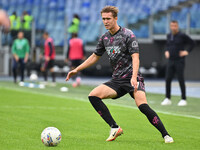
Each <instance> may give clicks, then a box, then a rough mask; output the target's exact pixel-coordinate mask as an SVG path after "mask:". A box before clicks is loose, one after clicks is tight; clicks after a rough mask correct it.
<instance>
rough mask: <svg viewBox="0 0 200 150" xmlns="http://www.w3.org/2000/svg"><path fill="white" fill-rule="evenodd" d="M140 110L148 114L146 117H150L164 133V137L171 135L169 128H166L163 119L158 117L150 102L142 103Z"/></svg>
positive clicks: (152, 122) (154, 124) (153, 123)
mask: <svg viewBox="0 0 200 150" xmlns="http://www.w3.org/2000/svg"><path fill="white" fill-rule="evenodd" d="M139 109H140V111H141V112H142V113H143V114H145V115H146V117H147V118H148V120H149V122H150V123H151V124H152V125H153V126H154V127H156V128H157V129H158V130H159V131H160V133H161V134H162V137H164V136H166V135H169V134H168V132H167V130H166V129H165V127H164V125H163V123H162V121H161V120H160V118H159V117H158V115H157V114H156V112H154V111H153V110H152V109H151V108H150V107H149V105H148V104H142V105H140V106H139Z"/></svg>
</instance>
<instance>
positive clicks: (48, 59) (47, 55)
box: [41, 32, 56, 82]
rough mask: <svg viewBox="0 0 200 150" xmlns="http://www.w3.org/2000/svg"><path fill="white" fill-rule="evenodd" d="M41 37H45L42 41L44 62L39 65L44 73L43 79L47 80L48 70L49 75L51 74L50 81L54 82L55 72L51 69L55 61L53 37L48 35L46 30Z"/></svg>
mask: <svg viewBox="0 0 200 150" xmlns="http://www.w3.org/2000/svg"><path fill="white" fill-rule="evenodd" d="M43 38H44V39H45V43H44V62H43V64H42V66H41V71H42V72H43V75H44V80H45V81H47V74H48V72H47V71H48V70H50V72H51V75H52V81H53V82H55V81H56V80H55V73H54V70H53V67H54V62H55V56H56V52H55V47H54V44H53V39H52V38H51V37H49V33H48V32H44V33H43Z"/></svg>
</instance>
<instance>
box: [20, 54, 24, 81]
mask: <svg viewBox="0 0 200 150" xmlns="http://www.w3.org/2000/svg"><path fill="white" fill-rule="evenodd" d="M19 63H20V71H21V81H22V82H23V81H24V70H25V62H24V58H20V59H19Z"/></svg>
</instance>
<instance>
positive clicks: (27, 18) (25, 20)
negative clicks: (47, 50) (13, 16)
mask: <svg viewBox="0 0 200 150" xmlns="http://www.w3.org/2000/svg"><path fill="white" fill-rule="evenodd" d="M32 21H33V17H32V16H31V15H29V14H28V12H27V11H24V12H23V15H22V17H21V23H22V30H23V31H24V36H25V38H27V39H28V41H29V43H30V42H31V29H32Z"/></svg>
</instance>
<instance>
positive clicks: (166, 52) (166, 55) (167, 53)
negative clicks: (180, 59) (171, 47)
mask: <svg viewBox="0 0 200 150" xmlns="http://www.w3.org/2000/svg"><path fill="white" fill-rule="evenodd" d="M165 57H166V58H167V59H169V57H170V54H169V51H165Z"/></svg>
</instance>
